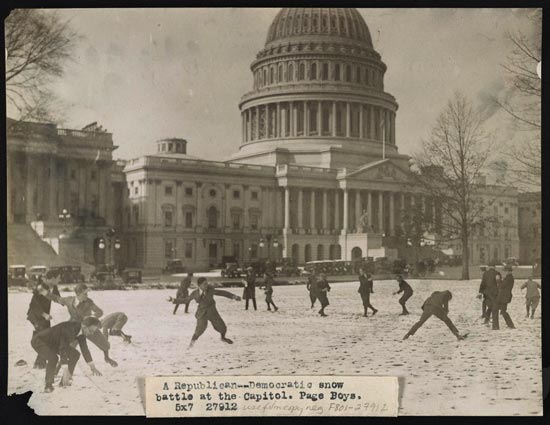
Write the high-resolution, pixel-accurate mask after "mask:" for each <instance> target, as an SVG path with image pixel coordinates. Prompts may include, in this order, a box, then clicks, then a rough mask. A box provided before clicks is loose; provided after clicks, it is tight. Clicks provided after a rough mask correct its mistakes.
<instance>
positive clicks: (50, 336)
mask: <svg viewBox="0 0 550 425" xmlns="http://www.w3.org/2000/svg"><path fill="white" fill-rule="evenodd" d="M99 326H100V322H99V320H98V319H97V318H95V317H86V318H85V319H84V320H82V322H75V321H68V322H62V323H59V324H57V325H55V326H54V327H52V328H48V329H44V330H42V331H40V332H37V333H36V334H35V335H34V336H33V338H32V341H31V345H32V348H34V350H35V351H36V352H37V353H38V355H40V356H41V357H43V358H45V359H46V362H47V365H46V387H45V389H44V391H45V392H47V393H50V392H52V391H53V381H54V379H55V370H56V367H57V363H58V362H60V364H62V363H67V364H68V376H64V379H63V380H62V384H63V386H65V385H70V381H71V378H72V374H73V372H74V369H75V366H76V363H77V362H78V359H79V358H80V353H79V352H78V351H77V350H76V349H75V348H74V347H73V346H72V345H73V344H76V343H78V345H79V346H80V351H81V352H82V355H83V356H84V359H85V360H86V363H88V366H90V370H91V371H92V374H94V375H101V373H100V372H99V371H98V370H97V369H96V367H95V365H94V363H93V359H92V356H91V354H90V350H89V349H88V345H87V343H86V337H87V336H89V335H91V334H93V333H94V332H96V331H98V330H99Z"/></svg>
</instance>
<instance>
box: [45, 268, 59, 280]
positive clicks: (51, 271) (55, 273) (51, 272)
mask: <svg viewBox="0 0 550 425" xmlns="http://www.w3.org/2000/svg"><path fill="white" fill-rule="evenodd" d="M61 270H62V267H61V266H50V267H48V271H47V272H46V279H57V278H59V276H60V275H61Z"/></svg>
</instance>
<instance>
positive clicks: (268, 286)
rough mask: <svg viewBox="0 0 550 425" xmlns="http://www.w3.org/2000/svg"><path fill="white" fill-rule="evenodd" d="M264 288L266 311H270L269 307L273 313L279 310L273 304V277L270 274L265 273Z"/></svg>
mask: <svg viewBox="0 0 550 425" xmlns="http://www.w3.org/2000/svg"><path fill="white" fill-rule="evenodd" d="M264 287H265V303H266V304H267V310H268V311H271V306H273V310H274V311H277V310H279V309H278V308H277V306H276V305H275V303H274V302H273V275H272V274H271V272H266V273H265V279H264Z"/></svg>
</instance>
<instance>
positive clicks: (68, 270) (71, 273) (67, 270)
mask: <svg viewBox="0 0 550 425" xmlns="http://www.w3.org/2000/svg"><path fill="white" fill-rule="evenodd" d="M85 281H86V278H85V277H84V275H83V274H82V268H81V267H80V266H63V267H61V270H60V274H59V283H81V282H85Z"/></svg>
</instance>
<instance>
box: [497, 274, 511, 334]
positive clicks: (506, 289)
mask: <svg viewBox="0 0 550 425" xmlns="http://www.w3.org/2000/svg"><path fill="white" fill-rule="evenodd" d="M496 278H497V288H498V294H497V305H498V312H500V314H501V315H502V317H504V321H505V322H506V325H507V326H508V327H509V328H510V329H515V328H516V327H515V326H514V322H513V321H512V318H511V317H510V315H509V314H508V312H507V311H506V310H507V309H508V304H509V303H510V302H511V301H512V289H513V288H514V276H513V275H512V271H511V270H508V271H507V274H506V277H505V278H504V280H503V279H502V275H501V274H500V273H498V272H497V275H496ZM493 329H494V330H498V329H500V327H499V323H498V314H497V315H496V319H495V317H493Z"/></svg>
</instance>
